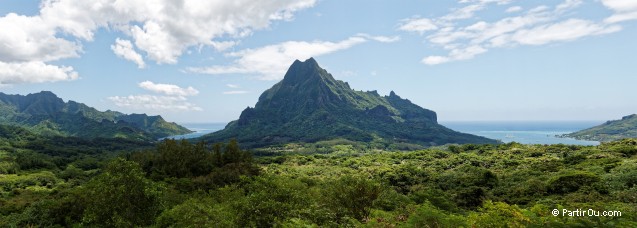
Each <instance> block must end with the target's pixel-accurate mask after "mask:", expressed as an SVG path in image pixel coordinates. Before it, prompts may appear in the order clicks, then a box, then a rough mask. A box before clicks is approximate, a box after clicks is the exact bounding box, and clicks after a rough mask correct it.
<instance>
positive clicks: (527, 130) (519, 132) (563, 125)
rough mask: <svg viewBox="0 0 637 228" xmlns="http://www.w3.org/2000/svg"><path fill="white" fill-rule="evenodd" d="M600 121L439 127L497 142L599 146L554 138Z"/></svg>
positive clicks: (457, 123)
mask: <svg viewBox="0 0 637 228" xmlns="http://www.w3.org/2000/svg"><path fill="white" fill-rule="evenodd" d="M603 122H604V121H529V122H522V121H515V122H513V121H511V122H504V121H502V122H494V121H484V122H468V121H458V122H441V124H442V125H444V126H446V127H448V128H451V129H453V130H455V131H459V132H464V133H469V134H474V135H479V136H484V137H487V138H491V139H497V140H501V141H502V142H505V143H508V142H518V143H522V144H560V143H561V144H570V145H599V142H597V141H584V140H577V139H572V138H560V137H556V136H558V135H563V134H568V133H571V132H575V131H579V130H583V129H586V128H590V127H593V126H596V125H599V124H602V123H603Z"/></svg>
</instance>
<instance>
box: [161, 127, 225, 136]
mask: <svg viewBox="0 0 637 228" xmlns="http://www.w3.org/2000/svg"><path fill="white" fill-rule="evenodd" d="M226 124H227V123H179V125H181V126H184V127H186V128H188V129H190V130H191V131H194V132H193V133H190V134H185V135H173V136H168V137H166V138H171V139H191V138H197V137H199V136H202V135H205V134H208V133H212V132H215V131H218V130H221V129H223V128H224V127H226Z"/></svg>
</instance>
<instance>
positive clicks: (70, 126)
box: [0, 91, 190, 140]
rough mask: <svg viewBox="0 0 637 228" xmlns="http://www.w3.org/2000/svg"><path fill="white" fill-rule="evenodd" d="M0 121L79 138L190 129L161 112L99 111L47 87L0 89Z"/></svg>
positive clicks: (147, 136)
mask: <svg viewBox="0 0 637 228" xmlns="http://www.w3.org/2000/svg"><path fill="white" fill-rule="evenodd" d="M0 124H9V125H17V126H22V127H26V128H28V129H29V130H33V131H34V132H38V133H40V134H42V135H49V136H75V137H82V138H115V137H119V138H129V139H140V140H148V139H157V138H161V137H166V136H169V135H177V134H185V133H189V132H190V130H188V129H186V128H184V127H182V126H179V125H177V124H175V123H169V122H166V121H165V120H164V119H163V118H162V117H161V116H147V115H146V114H131V115H126V114H123V113H120V112H115V111H110V110H109V111H106V112H100V111H98V110H96V109H95V108H92V107H89V106H87V105H85V104H82V103H77V102H75V101H69V102H64V101H63V100H62V99H61V98H59V97H57V96H56V95H55V94H53V93H51V92H48V91H42V92H39V93H34V94H28V95H26V96H22V95H7V94H4V93H0Z"/></svg>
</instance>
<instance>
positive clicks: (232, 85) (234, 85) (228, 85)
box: [226, 84, 241, 89]
mask: <svg viewBox="0 0 637 228" xmlns="http://www.w3.org/2000/svg"><path fill="white" fill-rule="evenodd" d="M226 86H227V87H228V88H232V89H236V88H240V87H241V86H239V85H236V84H226Z"/></svg>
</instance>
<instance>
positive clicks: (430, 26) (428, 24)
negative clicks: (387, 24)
mask: <svg viewBox="0 0 637 228" xmlns="http://www.w3.org/2000/svg"><path fill="white" fill-rule="evenodd" d="M404 21H405V23H404V24H402V25H401V26H400V27H399V28H398V30H402V31H407V32H419V33H421V34H422V33H423V32H427V31H431V30H436V29H438V26H436V24H435V23H434V22H433V21H431V20H430V19H428V18H412V19H406V20H404Z"/></svg>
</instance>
